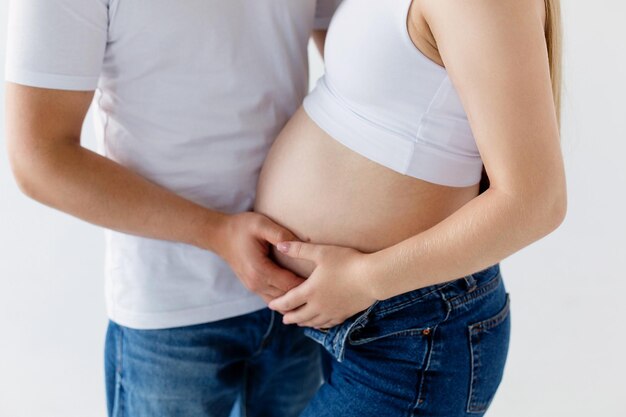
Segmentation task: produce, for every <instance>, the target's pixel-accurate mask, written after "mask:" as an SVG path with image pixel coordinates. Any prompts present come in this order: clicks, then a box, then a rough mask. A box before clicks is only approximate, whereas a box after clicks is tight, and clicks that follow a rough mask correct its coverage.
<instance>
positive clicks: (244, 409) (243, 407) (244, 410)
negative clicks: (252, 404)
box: [239, 361, 248, 417]
mask: <svg viewBox="0 0 626 417" xmlns="http://www.w3.org/2000/svg"><path fill="white" fill-rule="evenodd" d="M242 380H243V382H242V387H241V404H240V407H239V410H240V411H241V414H240V417H247V415H248V395H247V394H248V362H247V361H246V362H245V363H244V368H243V378H242Z"/></svg>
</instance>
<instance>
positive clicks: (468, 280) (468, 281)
mask: <svg viewBox="0 0 626 417" xmlns="http://www.w3.org/2000/svg"><path fill="white" fill-rule="evenodd" d="M463 279H464V280H465V285H466V286H467V292H472V291H474V290H475V289H476V278H474V275H472V274H470V275H466V276H464V277H463Z"/></svg>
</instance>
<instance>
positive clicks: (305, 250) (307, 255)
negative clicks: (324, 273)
mask: <svg viewBox="0 0 626 417" xmlns="http://www.w3.org/2000/svg"><path fill="white" fill-rule="evenodd" d="M323 247H324V245H316V244H314V243H305V242H293V241H287V242H279V243H278V244H277V245H276V249H278V251H279V252H281V253H284V254H285V255H287V256H289V257H291V258H297V259H306V260H309V261H313V262H317V261H318V260H319V259H320V256H321V254H322V248H323Z"/></svg>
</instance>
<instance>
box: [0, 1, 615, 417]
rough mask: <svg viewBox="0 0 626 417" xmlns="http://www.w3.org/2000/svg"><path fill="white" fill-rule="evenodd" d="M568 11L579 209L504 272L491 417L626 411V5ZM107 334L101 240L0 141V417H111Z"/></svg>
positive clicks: (574, 195) (566, 131) (316, 67)
mask: <svg viewBox="0 0 626 417" xmlns="http://www.w3.org/2000/svg"><path fill="white" fill-rule="evenodd" d="M15 1H20V0H15ZM563 7H564V15H565V25H566V28H567V31H566V63H565V83H566V92H565V114H564V128H563V152H564V156H565V159H566V168H567V173H568V186H569V210H568V215H567V218H566V220H565V222H564V223H563V225H562V226H561V227H560V228H559V229H558V230H557V231H556V232H554V233H553V234H552V235H550V236H549V237H547V238H545V239H543V240H542V241H540V242H537V243H535V244H533V245H531V246H529V247H528V248H525V249H523V250H521V251H519V252H518V253H516V254H514V255H513V256H511V257H509V258H508V259H506V260H504V261H503V262H502V264H501V265H502V273H503V276H504V277H505V280H506V284H507V286H508V289H509V292H510V293H511V300H512V320H513V333H512V340H511V350H510V356H509V361H508V363H507V368H506V372H505V378H504V381H503V383H502V386H501V389H500V391H499V393H498V395H497V397H496V399H495V401H494V404H493V407H492V409H491V410H490V412H489V413H488V415H489V416H491V417H522V416H523V417H534V416H541V417H544V416H545V417H553V416H567V417H578V416H580V417H583V416H584V417H588V416H590V415H593V416H603V417H618V416H624V415H625V411H624V409H625V408H626V407H624V406H623V405H622V404H621V402H622V401H623V394H624V393H625V392H626V386H625V385H624V375H625V374H626V356H625V355H624V354H623V352H626V342H625V341H624V337H623V335H622V329H624V319H626V308H625V303H624V302H623V294H624V293H625V292H626V283H625V280H626V274H624V270H625V269H626V261H625V260H626V220H625V217H624V213H626V196H625V193H626V168H625V165H624V162H625V160H624V155H626V117H625V115H626V105H625V104H624V97H625V96H626V53H625V50H624V46H623V40H624V39H626V25H624V24H623V23H624V21H625V20H626V7H625V6H624V3H621V2H616V1H609V0H599V1H596V2H588V1H582V0H567V1H563ZM6 9H7V1H6V0H0V56H2V57H3V56H4V43H5V33H4V32H5V28H6ZM0 64H3V61H2V60H0ZM312 66H313V70H312V74H311V75H312V78H316V77H317V76H319V74H320V73H321V70H322V65H321V62H320V61H319V59H318V58H317V56H316V55H315V54H313V63H312ZM0 75H2V70H0ZM0 98H1V99H2V102H4V97H3V87H1V88H0ZM0 109H2V105H1V104H0ZM2 110H3V109H2ZM91 128H92V127H91V125H90V124H88V125H87V126H86V127H85V135H84V143H85V144H86V145H87V146H89V147H90V148H92V149H95V140H94V139H93V136H92V133H91ZM1 129H3V116H2V118H0V131H1ZM105 328H106V316H105V310H104V301H103V237H102V232H101V231H100V230H99V229H98V228H96V227H94V226H91V225H88V224H86V223H84V222H81V221H79V220H76V219H73V218H71V217H69V216H67V215H65V214H62V213H60V212H57V211H54V210H51V209H49V208H47V207H44V206H42V205H40V204H38V203H35V202H33V201H31V200H29V199H27V198H25V197H24V196H22V195H21V194H20V193H19V191H18V189H17V187H16V186H15V184H14V181H13V179H12V177H11V173H10V171H9V167H8V162H7V157H6V151H5V143H4V135H3V134H0V417H40V416H41V417H43V416H45V417H56V416H58V417H87V416H89V417H91V416H95V417H104V416H105V411H104V410H105V400H104V385H103V371H102V361H103V358H102V354H103V340H104V332H105Z"/></svg>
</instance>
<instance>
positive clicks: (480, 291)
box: [448, 273, 502, 308]
mask: <svg viewBox="0 0 626 417" xmlns="http://www.w3.org/2000/svg"><path fill="white" fill-rule="evenodd" d="M501 280H502V276H501V275H500V273H498V274H497V275H496V276H495V277H494V278H492V279H491V280H490V281H489V282H487V283H486V284H485V285H483V286H481V287H478V288H476V289H475V290H474V291H472V292H470V293H465V294H462V295H458V296H456V297H453V298H451V299H449V300H448V302H449V303H450V307H452V308H456V307H460V306H462V305H464V304H467V303H469V302H470V301H474V300H475V299H477V298H479V297H482V296H484V295H487V294H488V293H490V292H491V291H494V290H495V289H496V288H497V287H498V285H500V281H501Z"/></svg>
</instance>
